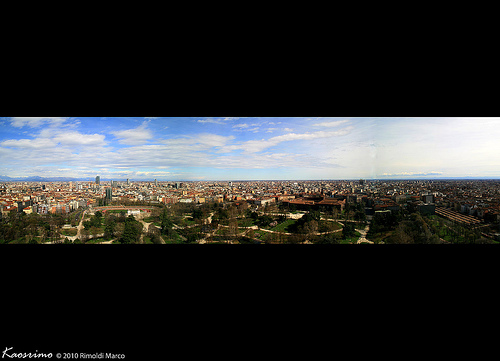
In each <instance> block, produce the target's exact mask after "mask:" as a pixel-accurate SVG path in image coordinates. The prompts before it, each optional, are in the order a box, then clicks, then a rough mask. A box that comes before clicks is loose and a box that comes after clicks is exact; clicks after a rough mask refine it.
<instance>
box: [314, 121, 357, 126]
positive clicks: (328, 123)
mask: <svg viewBox="0 0 500 361" xmlns="http://www.w3.org/2000/svg"><path fill="white" fill-rule="evenodd" d="M348 122H349V120H348V119H345V120H334V121H330V122H321V123H316V124H313V126H316V127H338V126H339V125H342V124H346V123H348Z"/></svg>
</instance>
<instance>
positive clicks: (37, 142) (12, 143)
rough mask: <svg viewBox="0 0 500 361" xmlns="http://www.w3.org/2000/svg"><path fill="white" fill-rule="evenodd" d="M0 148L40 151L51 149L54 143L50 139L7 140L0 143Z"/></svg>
mask: <svg viewBox="0 0 500 361" xmlns="http://www.w3.org/2000/svg"><path fill="white" fill-rule="evenodd" d="M0 145H1V146H2V147H11V148H22V149H42V148H52V147H55V146H56V143H55V142H54V141H53V140H51V139H45V138H36V139H9V140H4V141H3V142H2V143H0Z"/></svg>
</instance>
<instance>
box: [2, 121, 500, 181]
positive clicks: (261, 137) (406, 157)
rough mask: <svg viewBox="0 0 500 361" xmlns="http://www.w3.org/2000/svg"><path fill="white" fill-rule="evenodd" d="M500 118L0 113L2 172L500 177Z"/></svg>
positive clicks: (228, 177) (237, 177) (118, 176)
mask: <svg viewBox="0 0 500 361" xmlns="http://www.w3.org/2000/svg"><path fill="white" fill-rule="evenodd" d="M499 140H500V118H348V117H342V118H326V117H324V118H318V117H314V118H313V117H311V118H306V117H304V118H302V117H301V118H298V117H295V118H276V117H273V118H269V117H255V118H237V117H182V118H163V117H133V118H128V117H120V118H112V117H106V118H98V117H96V118H87V117H77V118H71V117H70V118H65V117H48V118H47V117H46V118H43V117H30V118H27V117H12V118H7V117H3V118H0V175H6V176H10V177H21V176H34V175H38V176H42V177H58V176H64V177H95V176H96V175H100V176H101V178H110V179H117V180H118V179H126V178H130V179H137V180H141V179H143V180H152V179H155V178H156V179H158V180H252V179H259V180H265V179H359V178H367V179H391V178H397V179H401V178H447V177H467V176H470V177H485V178H496V177H500V141H499Z"/></svg>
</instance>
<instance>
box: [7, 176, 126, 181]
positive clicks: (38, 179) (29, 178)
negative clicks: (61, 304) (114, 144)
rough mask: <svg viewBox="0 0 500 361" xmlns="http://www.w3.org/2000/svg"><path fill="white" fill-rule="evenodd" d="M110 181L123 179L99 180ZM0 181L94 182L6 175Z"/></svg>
mask: <svg viewBox="0 0 500 361" xmlns="http://www.w3.org/2000/svg"><path fill="white" fill-rule="evenodd" d="M110 180H116V181H124V180H123V179H105V178H101V181H110ZM131 180H132V179H131ZM1 181H3V182H95V178H92V177H88V178H71V177H40V176H31V177H17V178H12V177H9V176H6V175H0V182H1Z"/></svg>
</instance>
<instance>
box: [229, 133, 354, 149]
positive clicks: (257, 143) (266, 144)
mask: <svg viewBox="0 0 500 361" xmlns="http://www.w3.org/2000/svg"><path fill="white" fill-rule="evenodd" d="M352 129H353V127H346V128H344V129H342V130H338V131H329V132H325V131H322V130H321V131H317V132H313V133H301V134H300V133H299V134H297V133H288V134H284V135H279V136H276V137H272V138H269V139H261V140H249V141H246V142H243V143H240V144H235V145H228V146H224V147H222V148H221V150H220V152H222V153H225V152H231V151H233V150H237V149H242V150H244V151H245V152H247V153H257V152H261V151H263V150H264V149H267V148H270V147H273V146H276V145H278V144H279V143H281V142H286V141H292V140H313V139H317V138H329V137H338V136H342V135H346V134H349V132H350V131H351V130H352Z"/></svg>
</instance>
